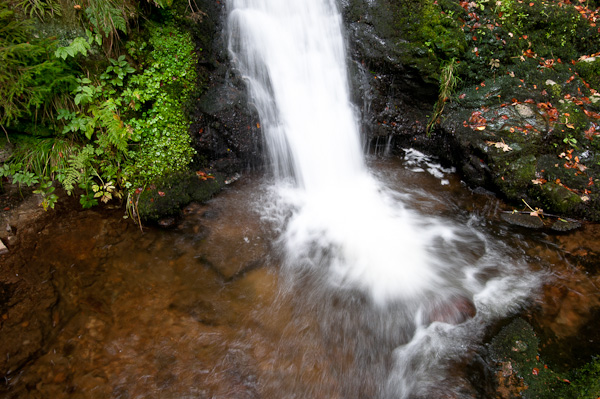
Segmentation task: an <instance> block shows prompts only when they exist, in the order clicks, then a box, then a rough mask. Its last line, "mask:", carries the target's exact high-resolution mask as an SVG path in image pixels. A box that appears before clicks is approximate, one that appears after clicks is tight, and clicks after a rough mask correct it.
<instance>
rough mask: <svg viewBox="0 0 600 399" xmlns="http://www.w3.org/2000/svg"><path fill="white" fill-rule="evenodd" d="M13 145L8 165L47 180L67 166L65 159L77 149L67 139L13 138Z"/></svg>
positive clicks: (21, 136) (22, 136) (20, 136)
mask: <svg viewBox="0 0 600 399" xmlns="http://www.w3.org/2000/svg"><path fill="white" fill-rule="evenodd" d="M13 143H14V144H15V149H14V151H13V153H12V155H11V157H10V164H11V165H19V169H24V170H27V171H31V172H33V173H35V174H36V175H37V176H40V177H48V178H54V177H55V176H56V174H57V173H58V172H59V171H60V170H63V169H64V168H65V167H67V166H68V163H67V159H69V157H70V156H71V154H72V153H73V151H75V150H76V148H77V147H76V146H75V145H74V144H73V142H72V141H70V140H67V139H63V138H49V137H46V138H36V137H31V136H26V135H19V136H13Z"/></svg>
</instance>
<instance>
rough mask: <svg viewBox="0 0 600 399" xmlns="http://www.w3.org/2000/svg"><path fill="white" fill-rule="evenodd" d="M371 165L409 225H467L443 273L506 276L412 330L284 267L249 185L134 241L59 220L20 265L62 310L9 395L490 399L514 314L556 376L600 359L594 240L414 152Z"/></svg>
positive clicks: (412, 322) (480, 278)
mask: <svg viewBox="0 0 600 399" xmlns="http://www.w3.org/2000/svg"><path fill="white" fill-rule="evenodd" d="M368 163H369V168H370V169H371V171H372V172H373V173H374V174H375V175H376V176H378V178H379V179H381V180H382V181H384V182H385V183H386V185H387V186H388V187H390V188H391V189H394V190H397V192H398V193H399V194H398V195H401V196H402V198H403V201H404V202H405V204H407V206H408V207H409V208H411V209H414V210H415V211H416V212H417V214H418V215H423V218H428V217H431V216H435V217H440V218H443V219H444V220H446V221H447V223H449V224H452V225H457V226H468V228H469V229H470V230H468V231H470V233H469V234H468V235H467V236H465V237H462V242H461V243H459V244H457V245H453V246H448V247H446V249H444V248H443V246H442V247H440V248H439V250H440V251H442V252H443V251H447V252H443V253H442V256H445V257H447V258H448V259H449V261H450V260H452V259H454V258H457V257H458V258H460V259H467V260H468V261H470V262H471V263H473V264H475V263H477V262H481V260H480V258H481V257H482V256H485V253H489V248H490V247H493V248H494V252H493V253H495V254H497V255H498V256H500V257H502V259H504V260H505V262H508V263H511V264H512V265H516V266H514V267H513V266H511V267H509V268H503V267H496V266H495V267H489V268H488V267H483V268H481V269H479V270H476V271H474V272H475V273H476V274H477V276H475V277H474V280H473V281H476V282H479V284H482V285H487V286H488V288H487V289H485V288H484V289H480V290H479V291H478V294H476V295H475V296H474V297H468V296H467V297H465V298H463V297H460V296H459V297H452V298H449V297H446V299H448V300H449V302H446V303H444V302H442V303H439V302H436V303H434V304H433V305H432V306H431V307H430V308H428V309H425V310H424V311H423V313H422V315H421V318H420V319H419V318H418V317H417V318H415V313H414V311H413V309H412V308H411V307H414V306H417V307H418V304H416V303H414V302H411V301H408V302H406V301H397V302H394V303H392V304H390V305H387V306H383V307H382V306H381V305H380V304H378V303H377V302H376V301H374V300H373V299H372V297H371V296H370V295H368V294H366V293H365V292H363V291H361V290H360V289H348V288H346V287H338V288H335V287H333V288H332V287H331V285H330V284H329V283H328V282H324V281H323V280H326V277H324V276H323V275H322V274H319V273H315V272H310V271H309V270H306V269H302V270H300V271H297V270H289V269H288V268H282V267H281V256H282V252H281V251H280V250H279V249H278V244H277V240H276V238H277V234H278V232H277V225H276V224H274V221H273V219H272V218H269V217H267V216H268V215H266V214H265V212H264V211H263V207H264V204H265V203H266V198H269V196H271V195H272V194H271V193H270V182H269V180H268V179H267V178H265V177H263V176H260V175H246V176H244V177H243V178H242V179H241V180H240V181H238V182H236V183H235V184H233V185H231V186H229V187H228V188H227V189H226V190H225V191H223V192H222V193H221V194H220V195H218V196H217V197H216V198H214V199H213V200H212V201H210V202H209V203H208V204H205V205H194V204H192V205H190V206H188V207H187V208H186V210H185V215H184V216H183V218H182V219H181V220H180V221H179V222H178V224H177V225H176V227H174V228H171V229H160V228H152V227H147V228H146V229H145V230H144V232H143V233H141V232H140V231H139V230H138V229H136V228H135V227H134V226H133V225H132V224H131V222H129V221H126V220H123V219H122V214H121V212H120V211H119V212H95V211H85V212H71V213H69V214H68V215H66V216H65V217H63V218H61V219H56V220H54V221H53V222H52V223H50V224H49V225H47V226H46V228H45V229H44V230H43V231H42V232H40V234H39V236H38V237H39V240H38V243H37V246H36V247H35V249H34V251H33V253H31V254H29V255H30V257H31V258H30V265H31V267H35V268H40V269H44V268H50V269H51V270H52V278H51V279H50V280H49V281H44V282H43V284H52V285H53V286H54V287H55V288H56V289H57V290H58V291H59V293H60V299H59V302H58V304H57V305H56V306H55V307H54V308H53V309H49V310H48V312H49V317H52V322H53V324H54V325H55V326H54V328H53V333H52V337H51V339H49V341H48V343H47V345H46V346H45V347H44V349H43V352H42V353H41V354H40V356H39V357H37V358H36V359H34V360H32V361H31V362H30V363H29V364H28V365H26V366H25V367H24V368H23V369H22V370H19V371H18V372H15V373H13V374H11V375H10V376H9V377H10V379H9V380H7V382H8V387H7V388H8V390H7V391H5V397H7V398H13V397H14V398H149V397H156V398H178V399H181V398H327V399H331V398H394V397H409V398H431V397H448V398H475V397H489V395H490V392H489V386H490V385H492V386H493V381H490V377H489V375H490V370H493V368H494V367H495V365H494V364H488V363H486V362H484V361H482V360H481V358H482V356H483V355H484V354H485V350H486V349H485V348H486V344H487V343H488V342H489V340H490V339H491V337H492V336H493V334H494V333H495V332H497V331H498V329H499V328H500V327H501V326H502V325H505V324H507V323H508V321H509V320H511V319H512V318H514V317H516V316H520V317H523V318H525V319H527V320H528V321H529V322H530V323H531V324H532V325H533V326H534V327H535V329H536V331H537V332H538V334H539V336H540V341H541V343H542V346H544V349H543V350H542V352H541V354H542V356H543V357H544V358H545V360H546V361H547V362H548V364H550V366H551V367H552V368H557V369H561V368H564V369H566V368H569V367H573V366H578V365H580V364H582V363H584V362H587V361H589V360H590V359H591V358H590V355H591V354H592V353H598V352H600V340H598V333H597V332H596V331H598V318H597V317H596V316H597V314H598V309H599V305H600V290H599V289H598V284H599V283H600V281H599V280H600V276H599V274H598V272H599V271H598V269H597V263H595V260H596V259H597V255H598V254H599V253H600V239H599V238H600V236H599V232H600V230H599V229H598V226H596V225H586V226H583V227H582V228H581V229H580V230H578V231H574V232H571V233H568V234H559V233H553V232H551V231H547V230H546V231H542V230H536V231H533V230H525V229H522V228H519V227H515V226H511V225H508V224H506V223H505V222H503V221H502V220H501V219H500V217H499V216H500V211H501V210H503V209H506V208H505V206H504V205H503V204H502V203H501V202H499V201H498V200H496V199H495V198H493V197H492V196H489V195H486V194H485V193H483V194H476V193H473V192H471V191H469V190H468V189H466V188H465V187H464V186H463V185H462V184H461V182H460V181H459V180H458V179H457V177H456V176H454V175H453V174H452V173H450V171H448V170H445V169H443V168H440V167H439V166H438V165H435V164H434V163H431V162H429V161H428V159H427V158H423V157H422V156H418V154H415V153H413V152H409V153H408V156H407V157H405V158H404V159H380V158H373V159H370V160H369V162H368ZM370 211H371V210H369V209H357V210H356V212H357V213H367V214H368V213H369V212H370ZM486 248H487V249H486ZM457 249H458V250H460V251H461V253H460V254H457V253H455V251H457ZM403 256H404V254H402V253H399V254H398V257H399V259H402V257H403ZM491 264H495V263H494V261H493V260H492V261H491ZM511 275H512V276H516V278H515V279H514V280H510V281H509V280H505V278H507V277H506V276H509V277H508V278H512V277H510V276H511ZM532 277H533V279H532ZM457 278H458V277H457ZM461 284H462V283H457V285H461ZM499 285H501V287H500V286H499ZM457 298H458V299H457ZM498 304H499V305H498ZM22 345H24V346H25V345H27V343H26V342H23V343H22ZM21 349H22V348H14V351H19V350H21ZM486 376H487V377H486Z"/></svg>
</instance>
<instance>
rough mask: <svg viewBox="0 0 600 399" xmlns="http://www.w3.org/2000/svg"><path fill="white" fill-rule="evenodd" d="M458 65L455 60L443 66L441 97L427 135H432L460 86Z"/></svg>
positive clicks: (434, 108)
mask: <svg viewBox="0 0 600 399" xmlns="http://www.w3.org/2000/svg"><path fill="white" fill-rule="evenodd" d="M457 65H458V64H457V63H456V59H454V58H453V59H451V60H450V61H448V62H446V63H444V65H443V66H442V72H441V73H440V91H439V96H438V100H437V101H436V103H435V105H434V107H433V116H432V117H431V119H430V120H429V123H427V134H429V133H431V130H432V129H433V126H434V125H435V124H436V123H437V121H438V119H439V117H440V116H441V115H442V112H444V107H445V105H446V103H447V102H448V101H450V97H451V96H452V95H453V94H454V90H455V89H456V86H457V85H458V82H459V78H458V76H457V74H456V66H457Z"/></svg>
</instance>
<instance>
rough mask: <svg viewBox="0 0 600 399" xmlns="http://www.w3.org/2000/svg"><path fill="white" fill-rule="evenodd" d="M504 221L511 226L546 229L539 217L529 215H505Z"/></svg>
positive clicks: (503, 215)
mask: <svg viewBox="0 0 600 399" xmlns="http://www.w3.org/2000/svg"><path fill="white" fill-rule="evenodd" d="M500 217H501V218H502V220H504V221H505V222H508V223H510V224H514V225H517V226H521V227H528V228H530V229H541V228H542V227H544V222H543V221H542V219H540V218H539V217H537V216H531V215H529V214H527V213H503V214H502V215H501V216H500Z"/></svg>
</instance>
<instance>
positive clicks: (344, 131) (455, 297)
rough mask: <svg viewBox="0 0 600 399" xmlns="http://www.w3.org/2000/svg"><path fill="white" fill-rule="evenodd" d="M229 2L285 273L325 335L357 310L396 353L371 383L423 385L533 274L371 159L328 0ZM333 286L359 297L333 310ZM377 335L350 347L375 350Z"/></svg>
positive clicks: (396, 393) (390, 388)
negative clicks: (383, 174)
mask: <svg viewBox="0 0 600 399" xmlns="http://www.w3.org/2000/svg"><path fill="white" fill-rule="evenodd" d="M229 8H230V9H229V12H230V14H229V21H228V22H229V37H230V52H231V54H232V57H233V58H234V61H235V63H236V65H237V67H238V69H239V71H240V72H241V74H242V75H243V77H244V79H246V80H247V83H248V88H249V90H250V94H251V98H252V104H253V105H254V106H255V107H256V109H257V110H258V113H259V116H260V119H261V127H262V130H263V132H264V138H265V142H266V148H267V151H268V153H269V157H270V163H271V165H272V170H273V173H274V175H275V180H276V182H275V183H274V186H273V191H274V192H275V194H274V195H273V196H271V197H270V199H269V201H268V202H267V203H266V205H265V204H263V206H264V208H265V211H264V212H265V215H267V216H268V217H270V218H271V219H272V220H277V221H278V222H277V224H276V225H275V228H276V229H279V231H280V239H279V241H278V243H279V244H280V246H281V250H282V253H283V258H284V262H283V263H284V266H285V267H284V272H285V273H288V276H291V277H290V280H291V285H294V284H295V283H294V281H296V282H297V281H298V280H302V284H304V285H303V288H302V289H303V290H304V291H303V295H304V296H305V297H306V301H307V302H310V301H311V300H312V304H311V305H308V306H312V308H313V309H314V310H315V312H316V313H317V314H319V315H320V316H319V317H320V320H321V325H322V327H321V328H322V329H323V330H324V331H325V332H324V334H325V335H327V334H334V332H335V334H338V335H340V336H342V337H341V338H339V340H340V341H341V342H342V341H343V342H347V336H348V335H352V334H355V333H353V332H350V330H351V329H352V328H353V327H352V326H351V325H350V326H346V320H354V319H355V318H356V319H358V320H359V324H361V323H362V327H361V326H359V325H357V326H355V327H354V328H357V329H358V328H363V329H364V328H368V329H378V331H376V332H374V333H373V335H376V336H378V337H379V339H380V341H379V342H387V343H388V344H387V346H386V345H383V346H385V348H384V349H383V350H384V351H388V352H389V353H387V354H381V355H382V356H387V357H388V358H389V359H392V360H391V361H390V362H391V365H390V364H388V365H387V366H385V367H383V368H385V369H386V370H385V372H383V373H380V374H383V375H385V378H386V381H387V382H385V383H382V382H381V381H380V382H375V383H374V384H373V385H374V386H377V388H373V389H372V391H373V392H374V393H376V394H377V395H379V396H382V397H409V396H410V395H413V396H415V395H416V396H418V395H424V396H427V392H428V390H430V389H431V387H432V386H434V385H435V384H436V383H437V382H436V381H437V380H438V379H440V378H442V377H441V375H442V373H443V372H442V371H440V370H441V369H443V368H444V367H446V368H447V367H448V364H449V362H448V361H444V360H443V359H449V358H452V357H453V356H454V355H456V357H460V356H464V352H465V348H466V346H465V345H468V344H469V343H468V342H471V341H472V340H476V338H477V335H478V334H480V333H481V331H482V327H481V326H482V325H485V323H487V322H489V320H492V319H493V318H495V317H498V316H501V315H506V314H507V313H509V312H511V311H513V310H514V309H515V308H517V307H518V306H519V304H521V303H522V302H523V301H524V300H525V299H526V298H527V296H528V295H529V291H530V290H531V287H533V286H534V283H533V280H534V279H533V278H525V277H523V275H522V274H523V273H522V269H523V267H522V266H520V265H519V264H518V262H516V261H513V260H511V259H510V258H508V257H507V256H506V255H502V254H501V251H500V250H499V249H498V248H496V246H497V244H492V243H491V242H490V241H489V240H488V239H487V238H486V237H485V235H484V234H482V233H480V232H479V231H478V230H477V229H476V228H474V227H473V226H471V225H470V224H469V221H465V222H464V223H463V225H457V222H456V221H450V220H444V219H441V218H437V217H433V216H430V215H426V214H421V213H419V212H417V211H415V210H414V209H413V208H415V207H414V206H409V204H410V203H411V201H412V202H414V196H413V195H412V194H411V193H410V192H408V191H404V192H399V191H396V190H392V189H390V188H389V185H388V184H386V183H385V182H383V181H382V180H381V179H378V178H376V177H375V176H374V175H373V173H371V172H370V171H369V169H368V168H367V166H366V162H365V159H364V156H363V154H362V151H361V143H360V134H359V129H358V121H357V117H356V115H355V112H354V108H353V106H352V104H351V102H350V99H349V82H348V76H347V71H346V64H345V60H346V55H345V49H344V37H343V32H342V20H341V16H340V14H339V12H338V10H337V6H336V3H335V1H334V0H301V1H299V0H231V1H230V4H229ZM306 276H311V277H309V278H308V280H310V281H312V282H313V283H309V284H307V283H306V281H307V277H306ZM307 288H310V289H307ZM307 291H308V292H307ZM339 295H346V297H345V298H355V297H360V298H363V300H364V301H363V302H362V303H363V305H361V306H359V307H358V308H356V306H355V307H354V308H352V307H350V308H343V309H342V310H337V311H338V312H339V314H338V315H337V316H336V314H335V312H336V310H335V309H333V308H335V306H333V305H332V306H329V305H328V304H331V303H332V301H331V300H330V298H331V297H332V296H339ZM311 298H312V299H311ZM338 302H339V301H338ZM342 302H343V301H342ZM348 302H352V301H348ZM352 303H355V302H352ZM352 306H354V305H352ZM348 312H352V314H353V316H348V317H346V315H348ZM357 313H360V315H359V316H356V314H357ZM473 313H476V316H475V317H474V318H471V319H470V316H472V315H473ZM338 319H339V320H340V321H341V323H340V324H338V325H333V324H334V323H332V322H331V320H338ZM465 320H467V321H466V322H464V321H465ZM461 322H463V323H462V324H460V325H458V326H452V324H457V323H461ZM365 326H366V327H365ZM338 330H339V331H338ZM467 331H468V332H467ZM459 337H461V338H459ZM466 337H469V338H466ZM469 340H471V341H469ZM358 341H361V339H357V342H358ZM362 341H364V340H362ZM362 341H361V342H362ZM372 344H373V345H377V343H372ZM373 345H371V344H369V347H368V348H362V349H352V353H353V355H354V356H355V357H356V356H357V354H359V353H361V350H364V351H371V352H369V353H374V354H375V356H379V354H377V353H378V352H377V351H378V349H376V348H374V347H372V346H373ZM380 350H381V349H380ZM461 353H462V355H461ZM369 356H371V357H372V356H373V355H366V356H363V357H365V358H368V357H369ZM367 363H368V362H367ZM371 363H372V362H371ZM363 366H364V364H363V365H358V364H357V366H356V370H357V371H356V373H361V372H362V371H360V370H362V369H364V367H363ZM432 370H437V371H435V372H433V373H432ZM432 375H433V376H435V377H432ZM350 377H352V376H350ZM354 377H357V376H354ZM377 378H380V377H377ZM436 378H437V379H436Z"/></svg>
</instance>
